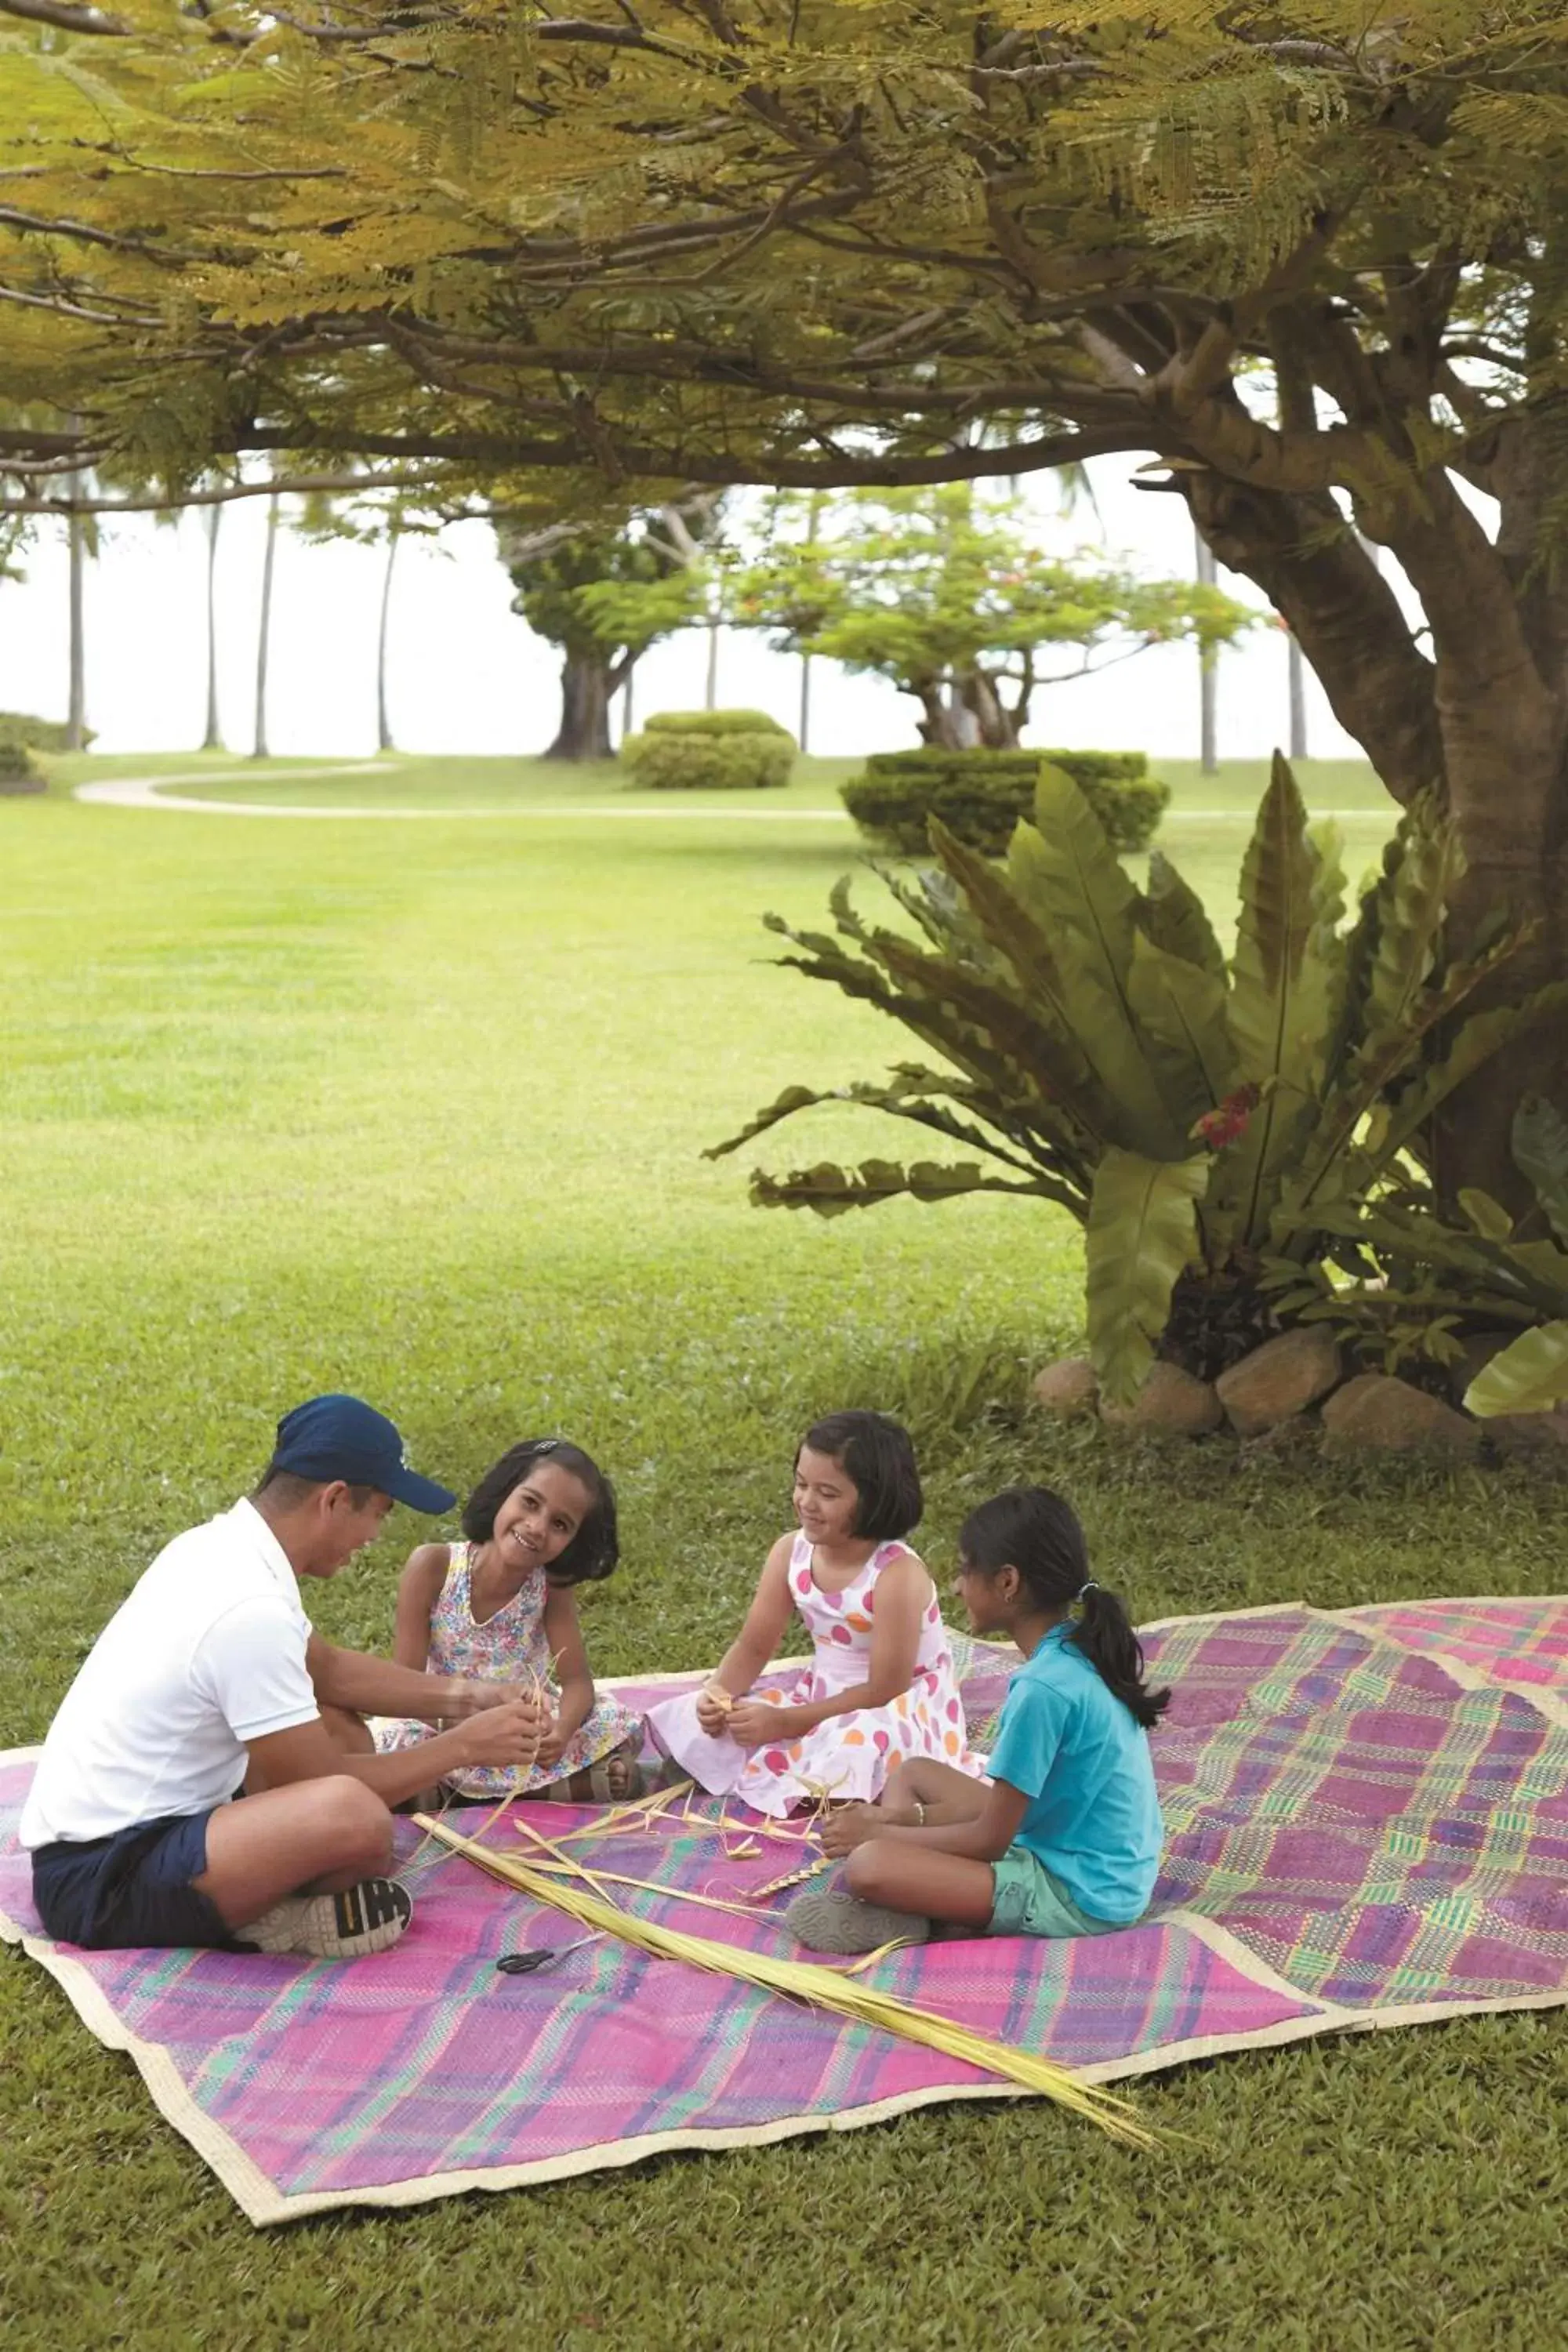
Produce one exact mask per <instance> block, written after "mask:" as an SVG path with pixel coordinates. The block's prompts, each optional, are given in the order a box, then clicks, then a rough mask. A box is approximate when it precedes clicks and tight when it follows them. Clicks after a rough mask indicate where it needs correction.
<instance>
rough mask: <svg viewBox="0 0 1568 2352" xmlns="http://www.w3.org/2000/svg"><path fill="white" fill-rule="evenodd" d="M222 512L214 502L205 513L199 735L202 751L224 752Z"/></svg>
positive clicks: (215, 501)
mask: <svg viewBox="0 0 1568 2352" xmlns="http://www.w3.org/2000/svg"><path fill="white" fill-rule="evenodd" d="M222 520H223V509H222V507H221V506H220V505H219V504H218V502H217V500H216V499H214V500H213V502H212V504H211V505H210V506H209V507H208V509H207V510H206V534H207V723H206V727H205V731H204V733H203V735H202V750H203V751H222V750H223V730H222V729H221V728H220V726H219V725H218V711H217V533H218V525H219V523H220V522H221V521H222Z"/></svg>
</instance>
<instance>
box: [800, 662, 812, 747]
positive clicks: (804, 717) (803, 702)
mask: <svg viewBox="0 0 1568 2352" xmlns="http://www.w3.org/2000/svg"><path fill="white" fill-rule="evenodd" d="M798 731H799V735H800V748H801V750H802V751H810V749H811V656H810V655H809V654H802V656H801V657H800V728H799V730H798Z"/></svg>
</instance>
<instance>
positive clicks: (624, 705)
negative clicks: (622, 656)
mask: <svg viewBox="0 0 1568 2352" xmlns="http://www.w3.org/2000/svg"><path fill="white" fill-rule="evenodd" d="M635 667H636V666H635V664H633V663H631V662H628V663H627V664H626V684H625V686H623V687H622V688H621V741H622V742H623V743H624V742H625V741H626V737H627V736H628V735H631V734H635V733H636V731H637V720H636V718H635V716H634V711H635V704H634V701H633V696H632V679H633V676H634V674H635Z"/></svg>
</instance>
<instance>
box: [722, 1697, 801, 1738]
mask: <svg viewBox="0 0 1568 2352" xmlns="http://www.w3.org/2000/svg"><path fill="white" fill-rule="evenodd" d="M801 1715H802V1710H801V1709H800V1708H799V1707H797V1706H771V1705H770V1704H769V1702H768V1701H767V1700H766V1699H761V1698H743V1699H741V1700H739V1701H738V1702H737V1703H736V1705H735V1706H732V1707H731V1709H730V1712H729V1714H728V1715H727V1716H726V1717H725V1718H724V1729H725V1730H726V1731H727V1732H728V1733H729V1735H730V1737H731V1739H733V1740H736V1741H738V1742H739V1744H740V1746H741V1747H742V1748H763V1747H766V1745H767V1744H768V1742H769V1741H770V1740H773V1739H798V1738H800V1735H801V1733H802V1732H803V1731H804V1730H805V1728H806V1726H805V1723H804V1722H803V1721H802V1719H801Z"/></svg>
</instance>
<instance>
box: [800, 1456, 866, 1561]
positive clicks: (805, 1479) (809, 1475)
mask: <svg viewBox="0 0 1568 2352" xmlns="http://www.w3.org/2000/svg"><path fill="white" fill-rule="evenodd" d="M859 1509H860V1495H859V1490H858V1488H857V1487H856V1486H854V1485H853V1483H852V1482H851V1480H850V1478H849V1475H848V1473H847V1471H846V1470H845V1468H844V1465H843V1464H842V1463H841V1462H839V1461H837V1459H836V1458H835V1457H834V1455H833V1454H814V1453H813V1452H812V1449H811V1447H810V1446H809V1445H803V1446H802V1447H801V1449H800V1452H799V1454H797V1455H796V1456H795V1517H796V1518H797V1519H798V1520H799V1521H800V1524H801V1531H802V1533H803V1534H805V1536H807V1537H808V1538H810V1540H811V1541H812V1542H813V1543H814V1544H837V1543H853V1542H854V1541H855V1540H856V1537H855V1521H856V1518H857V1517H858V1514H859Z"/></svg>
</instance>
